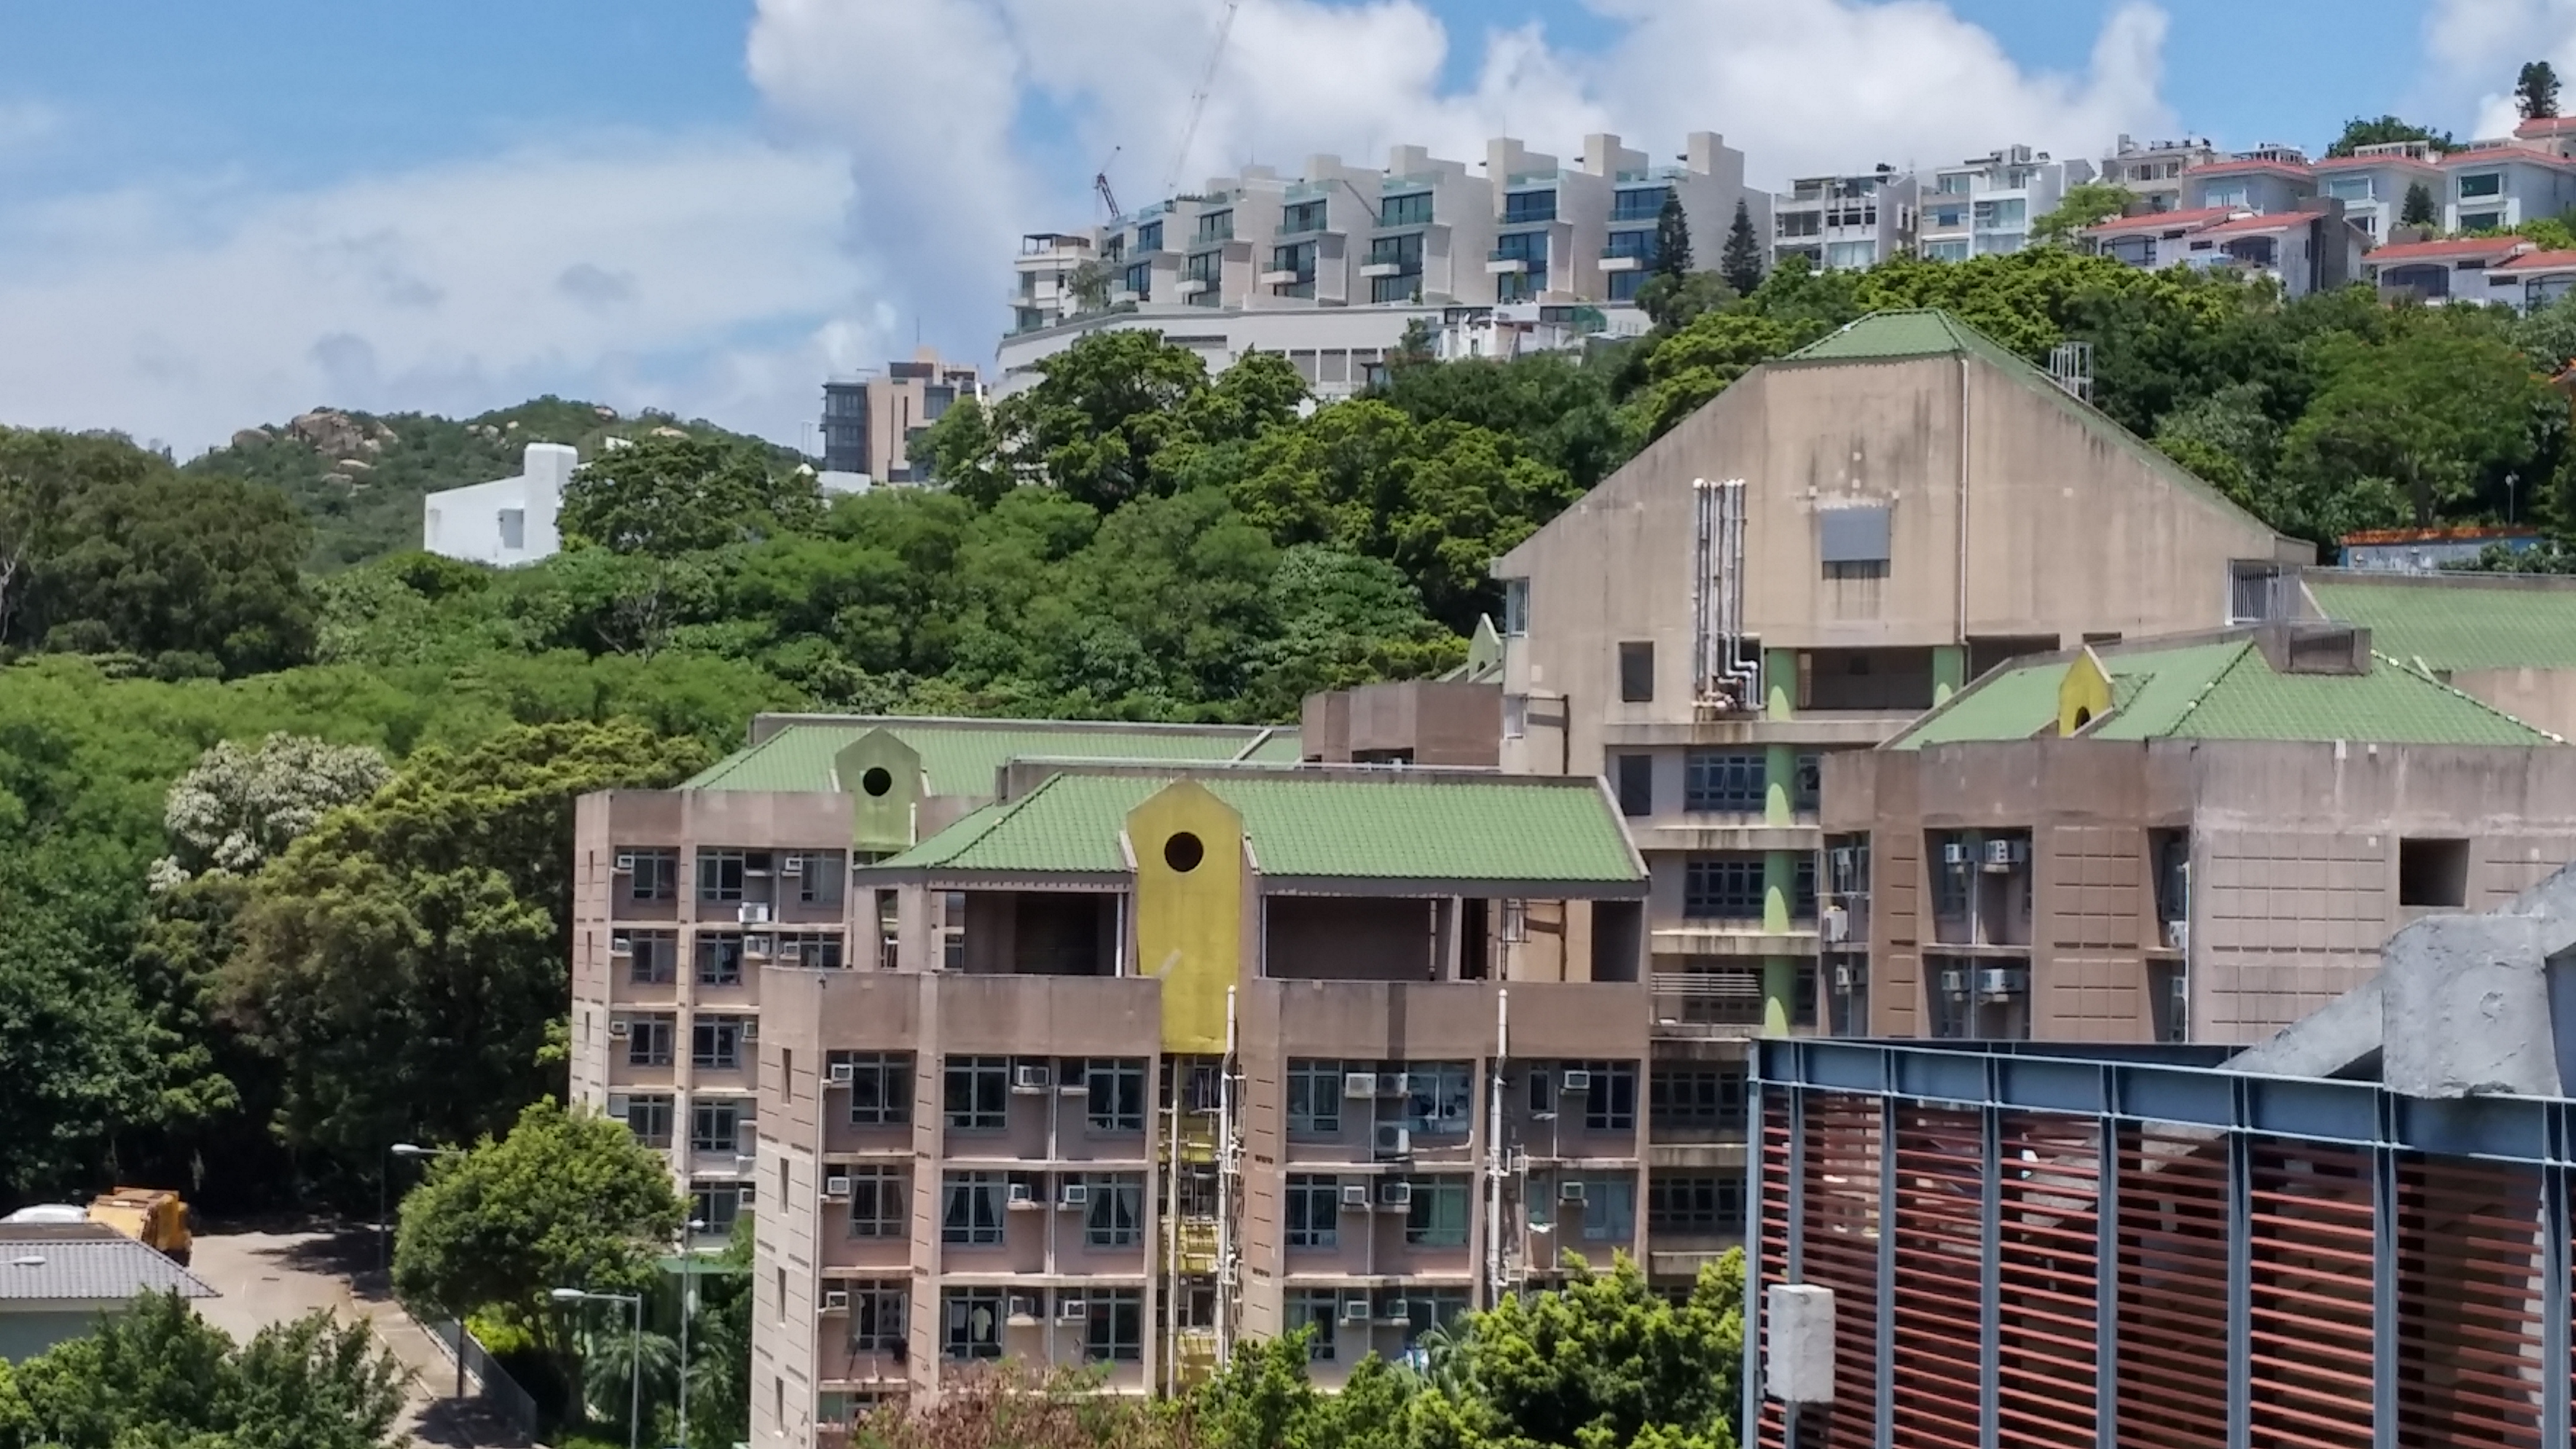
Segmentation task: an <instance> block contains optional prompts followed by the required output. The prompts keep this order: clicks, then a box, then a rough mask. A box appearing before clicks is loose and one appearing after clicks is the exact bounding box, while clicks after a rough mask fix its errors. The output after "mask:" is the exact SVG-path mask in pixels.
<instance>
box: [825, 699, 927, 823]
mask: <svg viewBox="0 0 2576 1449" xmlns="http://www.w3.org/2000/svg"><path fill="white" fill-rule="evenodd" d="M832 779H833V783H834V785H835V787H836V788H838V789H839V790H840V792H841V793H842V794H844V795H847V796H849V797H850V844H851V845H852V846H853V847H855V848H857V849H859V850H876V851H892V850H904V849H907V848H909V847H910V846H911V845H912V844H913V843H914V842H913V833H914V832H913V811H914V809H915V807H917V806H918V805H919V804H920V803H921V755H920V752H918V751H916V750H915V749H913V747H912V746H910V745H908V744H905V743H904V742H903V740H902V739H901V738H900V737H898V736H896V735H894V734H893V733H891V732H889V731H886V730H881V729H876V730H870V731H868V732H867V733H866V734H863V735H861V736H859V737H858V738H857V739H855V740H852V741H850V742H849V743H848V744H846V745H843V746H842V747H841V749H840V752H839V753H838V754H835V755H834V756H832Z"/></svg>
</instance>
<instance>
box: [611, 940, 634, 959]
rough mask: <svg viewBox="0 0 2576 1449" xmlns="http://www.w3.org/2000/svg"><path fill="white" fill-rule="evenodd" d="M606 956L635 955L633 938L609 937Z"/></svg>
mask: <svg viewBox="0 0 2576 1449" xmlns="http://www.w3.org/2000/svg"><path fill="white" fill-rule="evenodd" d="M608 954H609V955H611V956H632V955H634V954H635V938H634V937H632V936H611V937H609V938H608Z"/></svg>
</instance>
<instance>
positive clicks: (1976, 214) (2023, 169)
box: [1917, 146, 2093, 261]
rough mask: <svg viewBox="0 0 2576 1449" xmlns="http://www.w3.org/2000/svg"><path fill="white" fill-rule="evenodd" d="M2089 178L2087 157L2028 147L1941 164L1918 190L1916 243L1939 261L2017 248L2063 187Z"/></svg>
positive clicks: (2060, 198) (2062, 196)
mask: <svg viewBox="0 0 2576 1449" xmlns="http://www.w3.org/2000/svg"><path fill="white" fill-rule="evenodd" d="M2092 179H2093V163H2092V162H2090V161H2085V160H2080V159H2079V160H2069V161H2057V160H2052V159H2050V157H2049V154H2048V153H2047V152H2045V151H2033V150H2032V149H2031V148H2030V147H2028V146H2005V147H2002V148H2001V149H1999V150H1997V151H1995V152H1994V153H1993V154H1992V155H1988V156H1980V157H1975V158H1972V159H1970V160H1967V161H1964V162H1961V163H1960V164H1959V165H1956V166H1943V167H1940V168H1938V169H1936V170H1935V171H1934V172H1933V173H1932V178H1931V180H1930V181H1929V182H1928V183H1926V184H1925V186H1924V189H1923V193H1922V208H1921V213H1920V218H1919V225H1918V229H1917V245H1918V247H1919V248H1920V250H1921V251H1922V254H1923V255H1925V256H1927V257H1933V258H1937V259H1940V260H1943V261H1966V260H1967V259H1968V258H1970V257H1984V256H2003V255H2008V254H2010V253H2013V252H2017V251H2020V250H2021V249H2022V248H2023V247H2024V246H2026V245H2028V244H2029V241H2030V226H2031V223H2032V222H2034V221H2037V220H2038V219H2039V218H2041V217H2043V216H2046V215H2047V214H2048V213H2049V212H2051V211H2054V210H2056V209H2057V205H2058V203H2059V202H2061V201H2064V200H2065V199H2066V190H2067V188H2068V187H2070V186H2080V185H2082V184H2084V183H2085V182H2088V181H2091V180H2092Z"/></svg>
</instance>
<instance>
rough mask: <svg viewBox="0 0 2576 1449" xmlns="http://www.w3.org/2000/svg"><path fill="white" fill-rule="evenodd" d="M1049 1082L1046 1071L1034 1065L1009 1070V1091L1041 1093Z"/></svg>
mask: <svg viewBox="0 0 2576 1449" xmlns="http://www.w3.org/2000/svg"><path fill="white" fill-rule="evenodd" d="M1049 1080H1050V1078H1049V1077H1048V1076H1047V1069H1046V1068H1045V1067H1043V1066H1040V1065H1036V1064H1034V1063H1032V1064H1028V1065H1024V1066H1016V1067H1013V1068H1011V1090H1012V1091H1015V1092H1043V1091H1045V1090H1046V1089H1047V1083H1048V1081H1049Z"/></svg>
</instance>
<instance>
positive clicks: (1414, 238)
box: [1368, 231, 1422, 281]
mask: <svg viewBox="0 0 2576 1449" xmlns="http://www.w3.org/2000/svg"><path fill="white" fill-rule="evenodd" d="M1368 259H1369V265H1371V266H1374V267H1389V266H1391V267H1394V268H1395V269H1397V270H1398V271H1399V272H1401V273H1403V274H1405V275H1407V276H1418V275H1420V274H1421V271H1422V233H1420V232H1418V231H1417V232H1406V233H1405V234H1403V235H1402V236H1382V237H1379V238H1378V239H1377V240H1375V241H1373V242H1371V243H1369V253H1368ZM1379 280H1381V281H1390V280H1393V279H1392V278H1380V279H1379Z"/></svg>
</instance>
